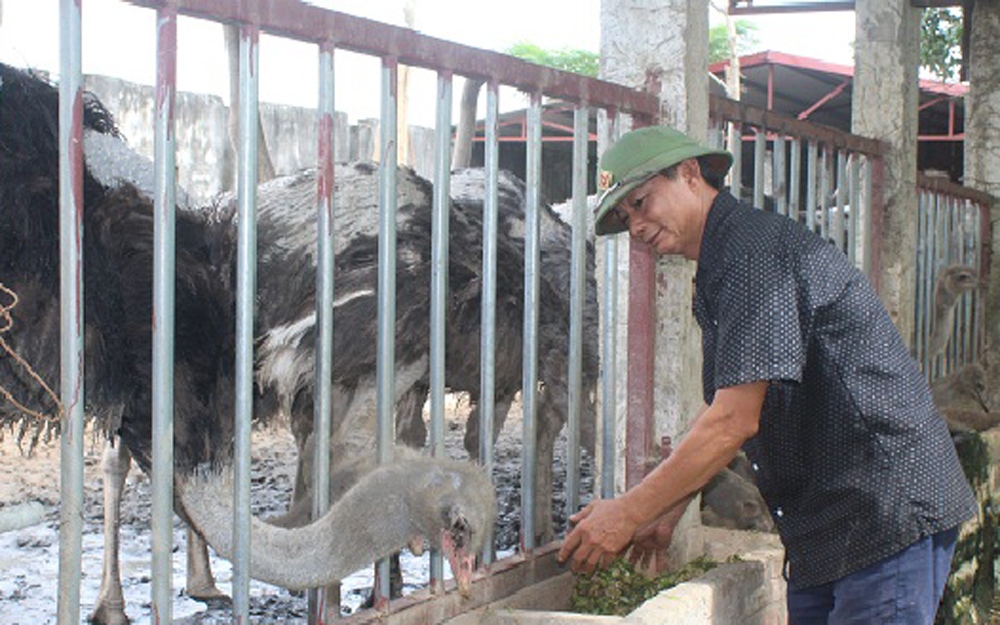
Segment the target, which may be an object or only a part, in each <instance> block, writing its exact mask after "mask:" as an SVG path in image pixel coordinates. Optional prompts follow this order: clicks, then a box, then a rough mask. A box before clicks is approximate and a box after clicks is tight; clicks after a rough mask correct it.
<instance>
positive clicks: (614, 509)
mask: <svg viewBox="0 0 1000 625" xmlns="http://www.w3.org/2000/svg"><path fill="white" fill-rule="evenodd" d="M569 521H570V523H571V524H574V525H575V527H574V528H573V530H572V531H571V532H570V533H569V535H568V536H566V540H564V541H563V546H562V549H560V550H559V561H560V562H566V561H567V560H572V561H571V562H570V568H571V569H572V570H573V571H574V572H576V573H590V572H592V571H593V570H594V569H595V568H601V567H604V566H607V565H608V564H610V563H611V561H612V560H614V558H615V557H616V556H618V555H621V554H622V553H624V551H625V550H626V549H627V548H628V546H629V543H630V542H631V541H632V537H633V535H635V531H636V529H637V527H638V524H637V523H636V521H635V520H634V519H632V518H631V517H630V516H629V515H628V514H627V509H626V506H625V505H623V504H622V502H621V500H619V499H600V500H597V501H593V502H591V503H590V504H588V505H587V506H586V507H585V508H584V509H583V510H580V511H579V512H577V513H576V514H574V515H573V516H571V517H570V518H569Z"/></svg>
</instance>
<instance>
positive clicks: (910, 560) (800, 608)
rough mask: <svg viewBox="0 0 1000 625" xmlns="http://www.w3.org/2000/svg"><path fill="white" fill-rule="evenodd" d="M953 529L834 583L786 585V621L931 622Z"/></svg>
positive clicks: (836, 624)
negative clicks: (799, 586) (808, 586)
mask: <svg viewBox="0 0 1000 625" xmlns="http://www.w3.org/2000/svg"><path fill="white" fill-rule="evenodd" d="M957 537H958V529H957V528H955V529H950V530H946V531H943V532H939V533H937V534H934V535H933V536H930V537H927V538H924V539H923V540H920V541H918V542H916V543H914V544H912V545H910V546H909V547H907V548H906V549H904V550H903V551H901V552H899V553H897V554H896V555H894V556H890V557H888V558H886V559H885V560H881V561H879V562H876V563H875V564H873V565H871V566H869V567H868V568H865V569H862V570H860V571H857V572H856V573H852V574H850V575H848V576H846V577H843V578H841V579H839V580H837V581H835V582H831V583H829V584H824V585H822V586H814V587H811V588H802V589H793V585H794V580H792V581H793V583H790V584H789V588H788V625H848V624H851V625H875V624H878V625H932V624H933V623H934V615H935V614H936V613H937V608H938V603H940V601H941V593H942V592H944V585H945V582H946V581H947V580H948V573H949V571H950V570H951V558H952V555H953V554H954V552H955V540H956V538H957Z"/></svg>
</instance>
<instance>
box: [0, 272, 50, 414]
mask: <svg viewBox="0 0 1000 625" xmlns="http://www.w3.org/2000/svg"><path fill="white" fill-rule="evenodd" d="M0 295H4V296H6V298H8V299H9V303H7V304H5V303H3V302H2V301H0V350H2V351H3V352H6V353H7V354H8V355H9V356H10V357H11V358H13V359H14V362H16V363H17V364H19V365H20V366H21V367H22V368H24V370H25V371H27V372H28V375H29V376H30V377H31V379H32V380H34V381H35V382H37V383H38V385H39V386H41V387H42V390H44V391H45V393H46V394H47V395H48V396H49V397H51V398H52V401H53V402H55V405H56V409H57V410H56V414H54V415H49V414H45V413H43V412H38V411H37V410H32V409H31V408H28V407H27V406H25V405H24V404H22V403H21V402H19V401H18V400H17V399H16V398H15V397H14V395H13V393H11V392H10V391H9V390H8V389H7V388H5V387H4V386H3V384H0V397H3V398H4V399H6V400H7V401H8V402H10V403H11V404H13V405H14V407H15V408H17V409H18V410H20V411H21V412H23V413H24V414H26V415H28V416H29V417H34V418H36V419H40V420H42V421H59V419H60V418H61V417H62V414H63V405H62V402H60V401H59V396H58V395H56V394H55V393H54V392H52V389H51V388H49V385H48V384H46V383H45V381H44V380H42V378H41V376H39V375H38V374H37V373H35V370H34V369H32V367H31V365H29V364H28V363H27V362H26V361H25V360H24V358H22V357H21V356H20V354H18V353H17V352H16V351H14V348H12V347H11V346H10V345H9V344H8V343H7V341H6V340H4V337H3V335H4V333H6V332H10V330H11V328H13V327H14V318H13V317H12V316H11V311H12V310H14V308H15V307H16V306H17V304H18V301H19V299H18V297H17V293H15V292H14V291H12V290H10V289H8V288H7V287H6V286H4V284H3V283H2V282H0Z"/></svg>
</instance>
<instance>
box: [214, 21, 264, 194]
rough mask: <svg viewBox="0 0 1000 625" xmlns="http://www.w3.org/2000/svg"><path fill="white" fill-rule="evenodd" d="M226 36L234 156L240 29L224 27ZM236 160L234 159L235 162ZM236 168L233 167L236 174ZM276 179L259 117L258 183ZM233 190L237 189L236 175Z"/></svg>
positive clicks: (230, 130)
mask: <svg viewBox="0 0 1000 625" xmlns="http://www.w3.org/2000/svg"><path fill="white" fill-rule="evenodd" d="M223 29H224V31H225V35H226V54H227V56H228V58H229V141H230V143H231V144H232V146H233V154H239V137H238V133H239V110H240V29H239V27H238V26H236V25H235V24H226V25H225V26H223ZM235 160H236V159H234V161H235ZM235 170H236V167H233V171H234V172H235ZM272 178H274V165H273V164H272V163H271V154H270V152H268V149H267V141H266V140H265V139H264V127H263V125H262V124H261V122H260V115H259V114H258V115H257V182H258V183H260V182H266V181H268V180H270V179H272ZM232 181H233V182H232V188H234V189H235V188H236V182H235V181H236V176H235V173H234V175H233V177H232Z"/></svg>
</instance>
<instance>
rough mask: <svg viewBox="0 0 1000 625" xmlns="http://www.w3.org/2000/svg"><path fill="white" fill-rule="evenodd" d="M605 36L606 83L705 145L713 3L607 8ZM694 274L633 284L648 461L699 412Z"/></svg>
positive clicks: (682, 0) (684, 553) (666, 269)
mask: <svg viewBox="0 0 1000 625" xmlns="http://www.w3.org/2000/svg"><path fill="white" fill-rule="evenodd" d="M601 28H602V32H601V75H602V77H603V78H605V79H608V80H612V81H614V82H618V83H621V84H624V85H630V86H635V87H641V88H645V89H647V90H649V91H651V92H652V93H655V94H657V95H659V97H660V98H661V100H662V102H663V106H662V109H661V112H660V120H658V122H659V123H663V124H667V125H670V126H673V127H675V128H678V129H680V130H683V131H684V132H687V133H688V134H690V135H692V136H693V137H695V138H696V139H699V140H702V141H704V140H705V139H706V136H707V129H708V0H691V1H688V0H603V1H602V3H601ZM620 236H621V239H620V243H619V255H618V267H619V285H618V294H619V306H618V310H619V321H620V323H619V332H618V345H619V348H620V349H624V347H625V346H626V345H628V334H627V332H626V331H625V327H624V325H625V323H626V321H627V319H628V316H629V315H628V299H629V292H630V290H635V287H636V286H637V285H636V284H632V285H629V282H628V280H629V273H628V270H627V268H628V266H629V262H630V260H629V259H630V256H632V257H634V256H635V255H636V254H637V250H631V252H630V249H629V247H630V246H629V243H628V239H627V235H620ZM598 252H599V253H598V258H603V251H602V250H601V249H599V250H598ZM638 253H639V254H640V255H641V252H638ZM640 264H641V263H640ZM633 266H634V265H633ZM694 270H695V265H694V263H691V262H688V261H684V260H682V259H664V260H660V261H659V262H658V263H657V264H656V265H655V268H653V269H652V271H647V272H645V273H640V275H637V276H633V278H632V279H633V280H643V281H652V284H645V285H642V286H649V287H651V288H652V289H653V292H654V294H655V295H654V297H655V306H654V311H653V315H652V317H653V320H652V321H653V323H652V327H651V334H649V335H647V336H646V337H645V338H646V340H647V341H651V344H652V345H653V354H652V357H653V361H654V362H653V370H654V376H653V377H654V380H652V383H653V396H652V405H653V415H652V419H653V423H652V424H650V425H651V426H652V431H650V432H647V437H648V440H647V441H646V448H645V453H648V454H655V453H656V450H658V444H659V441H660V438H661V437H662V436H670V437H671V438H672V440H673V441H674V445H675V446H676V444H677V442H678V440H679V439H680V438H681V437H682V435H683V432H684V431H685V430H686V429H687V426H688V425H689V423H690V421H691V419H692V418H693V417H694V415H695V414H696V412H697V410H698V407H699V406H700V405H701V335H700V332H699V330H698V326H697V324H696V322H695V320H694V318H693V316H692V314H691V301H692V299H691V298H692V295H693V291H692V282H693V278H694ZM598 275H603V271H599V273H598ZM640 290H642V289H640ZM635 331H636V330H635V328H634V327H633V329H632V332H635ZM633 338H634V337H633ZM618 370H619V371H631V370H632V367H628V366H623V360H621V359H619V360H618ZM625 378H627V376H626V375H622V376H620V377H619V378H618V379H619V389H618V397H619V413H618V416H619V422H620V423H621V422H623V421H624V420H625V419H626V418H627V414H626V406H627V404H628V401H629V400H630V399H631V398H630V397H629V384H628V380H627V379H625ZM633 388H634V387H633ZM617 448H618V449H619V456H620V457H621V456H622V455H623V454H624V453H625V446H624V444H622V443H621V442H619V445H618V447H617ZM630 453H634V452H633V451H631V450H630ZM619 468H620V469H622V468H623V467H621V466H620V467H619ZM618 474H619V475H620V474H621V472H620V471H619V472H618ZM619 486H624V484H619ZM619 490H621V489H620V488H619ZM698 518H700V517H699V516H698V514H697V507H696V506H692V510H689V512H688V515H686V516H685V519H684V520H682V522H681V526H680V527H678V530H677V532H676V533H675V538H674V545H673V550H674V553H673V558H674V559H675V561H686V560H688V559H690V558H691V557H693V556H697V555H699V554H700V553H701V551H702V545H701V543H700V541H699V539H698V537H697V532H690V531H685V530H686V529H688V528H690V527H691V526H692V525H696V524H697V523H698Z"/></svg>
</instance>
